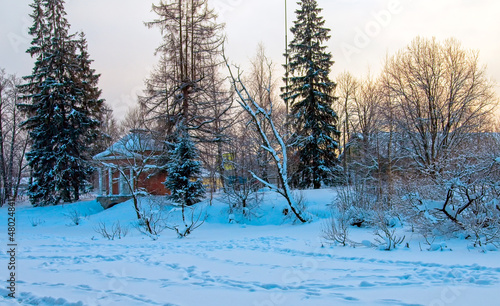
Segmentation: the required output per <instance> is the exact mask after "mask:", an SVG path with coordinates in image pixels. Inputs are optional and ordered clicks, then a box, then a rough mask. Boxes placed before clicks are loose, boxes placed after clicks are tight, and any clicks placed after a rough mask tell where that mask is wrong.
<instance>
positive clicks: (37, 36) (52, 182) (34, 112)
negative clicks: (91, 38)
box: [20, 0, 103, 206]
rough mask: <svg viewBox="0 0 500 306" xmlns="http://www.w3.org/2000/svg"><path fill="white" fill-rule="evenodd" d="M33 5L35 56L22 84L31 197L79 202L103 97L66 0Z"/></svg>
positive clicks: (45, 0)
mask: <svg viewBox="0 0 500 306" xmlns="http://www.w3.org/2000/svg"><path fill="white" fill-rule="evenodd" d="M31 7H32V8H33V10H34V11H33V14H32V15H31V17H32V18H33V20H34V23H33V26H32V27H31V28H30V34H31V35H32V36H33V41H32V43H31V47H30V48H29V49H28V50H27V53H29V54H30V55H31V56H32V57H35V58H36V60H35V65H34V68H33V72H32V74H31V75H29V76H26V77H24V79H25V81H26V83H25V84H23V85H21V86H20V89H21V90H22V91H23V94H24V96H23V97H22V98H23V99H24V100H25V101H27V102H26V103H24V104H20V108H21V110H23V111H24V112H26V114H27V116H28V119H27V120H26V121H25V122H24V123H23V124H22V126H23V127H24V128H26V129H27V130H28V131H29V137H30V142H31V151H30V152H28V153H27V155H26V156H27V160H28V164H29V165H30V167H31V170H32V183H31V184H30V186H29V196H30V199H31V202H32V203H33V205H35V206H44V205H51V204H57V203H59V202H60V201H61V200H63V201H65V202H71V201H75V200H78V198H79V194H80V190H81V189H82V187H83V185H84V183H85V179H86V178H87V177H88V176H89V174H90V173H91V171H92V167H91V166H90V163H89V160H90V154H88V148H89V147H90V145H91V143H92V141H93V140H94V139H95V134H96V133H98V130H99V126H100V122H99V117H100V112H101V108H102V104H103V101H102V100H101V99H100V98H99V95H100V91H99V90H98V89H97V80H98V76H97V75H95V73H94V71H93V70H92V69H90V62H91V61H90V60H89V58H88V53H87V51H86V41H85V38H84V36H83V35H82V36H80V37H79V38H78V37H77V36H76V35H75V34H69V28H70V25H69V23H68V21H67V19H66V17H65V16H66V12H65V11H64V0H35V1H34V3H33V4H32V5H31ZM79 52H80V53H79Z"/></svg>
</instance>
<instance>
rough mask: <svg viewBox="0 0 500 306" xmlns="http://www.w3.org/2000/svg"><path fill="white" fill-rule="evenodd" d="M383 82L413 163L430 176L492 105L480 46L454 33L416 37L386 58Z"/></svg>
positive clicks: (435, 173)
mask: <svg viewBox="0 0 500 306" xmlns="http://www.w3.org/2000/svg"><path fill="white" fill-rule="evenodd" d="M382 82H383V86H384V88H385V90H386V93H388V94H389V95H390V97H391V99H392V100H393V105H394V110H395V113H394V121H395V125H396V128H397V129H398V130H399V131H400V132H401V133H402V134H403V135H404V137H405V138H406V139H407V140H408V142H409V147H408V149H409V150H410V153H411V155H412V157H413V160H414V162H415V164H416V166H417V168H418V169H419V170H421V171H422V172H424V173H427V174H430V175H432V176H436V175H437V174H439V173H440V172H441V171H442V170H443V167H444V165H445V164H446V163H445V161H446V160H447V159H448V158H450V156H451V155H452V154H453V153H454V151H455V150H457V148H459V146H460V145H461V143H462V141H463V140H464V138H466V137H468V136H467V135H468V134H469V133H472V132H476V131H478V130H479V128H480V127H481V126H482V125H484V121H485V120H488V117H489V115H490V114H491V112H492V110H493V108H494V106H495V100H494V94H493V88H492V84H491V82H490V81H489V80H488V78H487V76H486V69H485V67H481V66H480V63H479V55H478V52H476V51H471V50H466V49H464V48H463V47H462V46H461V44H460V43H459V42H458V41H457V40H455V39H448V40H446V41H444V42H438V41H437V40H436V39H424V38H420V37H419V38H416V39H415V40H414V41H413V42H412V43H411V44H410V45H409V46H408V47H407V48H405V49H403V50H401V51H399V52H398V53H397V54H396V55H395V56H393V57H392V58H390V59H389V60H388V61H387V63H386V65H385V69H384V72H383V76H382Z"/></svg>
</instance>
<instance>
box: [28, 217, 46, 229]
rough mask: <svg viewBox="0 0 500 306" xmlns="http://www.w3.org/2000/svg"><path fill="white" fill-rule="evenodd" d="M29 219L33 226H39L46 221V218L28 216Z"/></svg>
mask: <svg viewBox="0 0 500 306" xmlns="http://www.w3.org/2000/svg"><path fill="white" fill-rule="evenodd" d="M28 220H29V222H30V224H31V226H33V227H37V226H38V225H40V224H43V223H45V221H44V220H42V219H39V218H28Z"/></svg>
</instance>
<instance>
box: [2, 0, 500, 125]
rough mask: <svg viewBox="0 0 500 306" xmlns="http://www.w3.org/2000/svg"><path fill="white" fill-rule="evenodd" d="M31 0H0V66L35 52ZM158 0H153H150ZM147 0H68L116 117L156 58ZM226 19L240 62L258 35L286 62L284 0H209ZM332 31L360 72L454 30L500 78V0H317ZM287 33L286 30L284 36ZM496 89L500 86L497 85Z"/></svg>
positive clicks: (336, 51)
mask: <svg viewBox="0 0 500 306" xmlns="http://www.w3.org/2000/svg"><path fill="white" fill-rule="evenodd" d="M31 2H32V1H30V0H0V68H5V69H6V70H7V72H8V73H11V74H14V73H15V74H17V75H18V76H24V75H28V74H29V73H30V71H31V69H32V67H33V60H32V59H31V58H30V56H29V55H28V54H27V53H25V50H26V49H27V48H28V47H29V42H30V40H31V38H30V37H29V35H28V34H27V32H28V27H29V26H31V24H32V21H31V19H30V17H29V16H28V14H30V13H31V8H30V7H29V4H30V3H31ZM154 2H155V3H156V2H158V0H156V1H154ZM152 3H153V1H148V0H67V1H66V12H67V14H68V15H67V19H68V21H69V23H70V24H71V31H72V32H75V31H83V32H85V34H86V35H87V39H88V42H89V52H90V56H91V58H92V59H94V60H95V62H94V65H93V68H95V69H96V70H97V72H98V73H100V74H101V79H100V88H101V89H102V90H103V98H104V99H106V101H107V103H108V104H110V105H111V106H112V108H113V109H114V114H115V117H116V118H117V119H118V120H121V119H122V118H123V116H124V115H125V113H126V112H127V109H128V108H129V106H130V105H134V103H135V101H136V95H137V93H140V91H141V89H142V88H143V86H144V80H145V79H146V78H147V77H148V75H149V72H150V71H151V69H152V67H153V66H154V65H155V64H156V62H157V58H156V57H155V56H154V51H155V48H156V47H157V46H158V45H159V43H160V41H161V36H160V32H159V31H158V30H157V29H148V28H147V27H145V26H144V21H151V20H153V19H154V18H155V16H154V14H153V13H151V4H152ZM209 3H211V5H212V6H213V7H215V8H216V9H217V10H218V12H219V21H221V22H225V23H226V34H227V38H228V42H227V46H226V54H227V56H228V57H229V58H230V60H231V62H233V63H236V64H240V65H241V66H243V67H245V65H247V64H248V61H249V59H250V58H251V57H252V56H253V55H254V54H255V51H256V48H257V45H258V43H259V42H262V43H263V44H264V45H265V47H266V51H267V53H268V56H269V57H270V58H272V60H273V62H274V63H275V64H276V66H277V67H278V69H277V73H281V72H282V70H281V68H280V66H281V64H283V62H284V58H283V57H282V54H283V53H284V46H285V42H284V28H285V27H284V3H285V0H209ZM318 4H319V6H320V7H322V8H323V9H324V10H323V17H324V18H325V20H326V26H327V27H329V28H330V29H331V30H332V31H331V35H332V38H331V39H330V40H329V41H328V47H329V51H330V52H331V53H332V55H333V60H334V61H335V64H334V66H333V68H332V78H333V79H334V80H335V76H336V75H337V74H339V73H340V72H342V71H345V70H347V71H350V72H352V73H353V74H354V75H357V76H362V75H366V74H367V73H368V72H370V73H371V74H372V75H376V74H378V73H379V72H380V69H381V67H382V64H383V62H384V59H385V57H386V55H392V54H394V53H395V52H396V51H397V50H400V49H402V48H404V47H405V46H406V45H408V44H409V43H410V42H411V40H413V39H414V38H415V37H416V36H418V35H420V36H423V37H429V38H430V37H433V36H435V37H437V38H438V39H440V40H443V39H446V38H449V37H455V38H457V39H458V40H460V41H461V42H462V44H463V46H464V47H465V48H467V49H475V50H479V51H480V59H481V62H482V64H484V65H487V66H488V73H489V75H490V76H491V77H492V79H494V80H496V81H500V60H499V57H498V56H499V55H500V39H499V38H500V18H499V15H500V1H495V0H318ZM296 7H297V5H296V3H295V1H292V0H288V11H289V13H288V26H289V27H291V26H292V24H293V20H295V13H294V11H295V9H296ZM290 39H291V37H290V36H289V40H290ZM497 92H499V93H500V90H498V87H497Z"/></svg>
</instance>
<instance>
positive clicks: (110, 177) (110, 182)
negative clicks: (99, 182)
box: [108, 168, 113, 195]
mask: <svg viewBox="0 0 500 306" xmlns="http://www.w3.org/2000/svg"><path fill="white" fill-rule="evenodd" d="M108 195H113V168H108Z"/></svg>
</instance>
